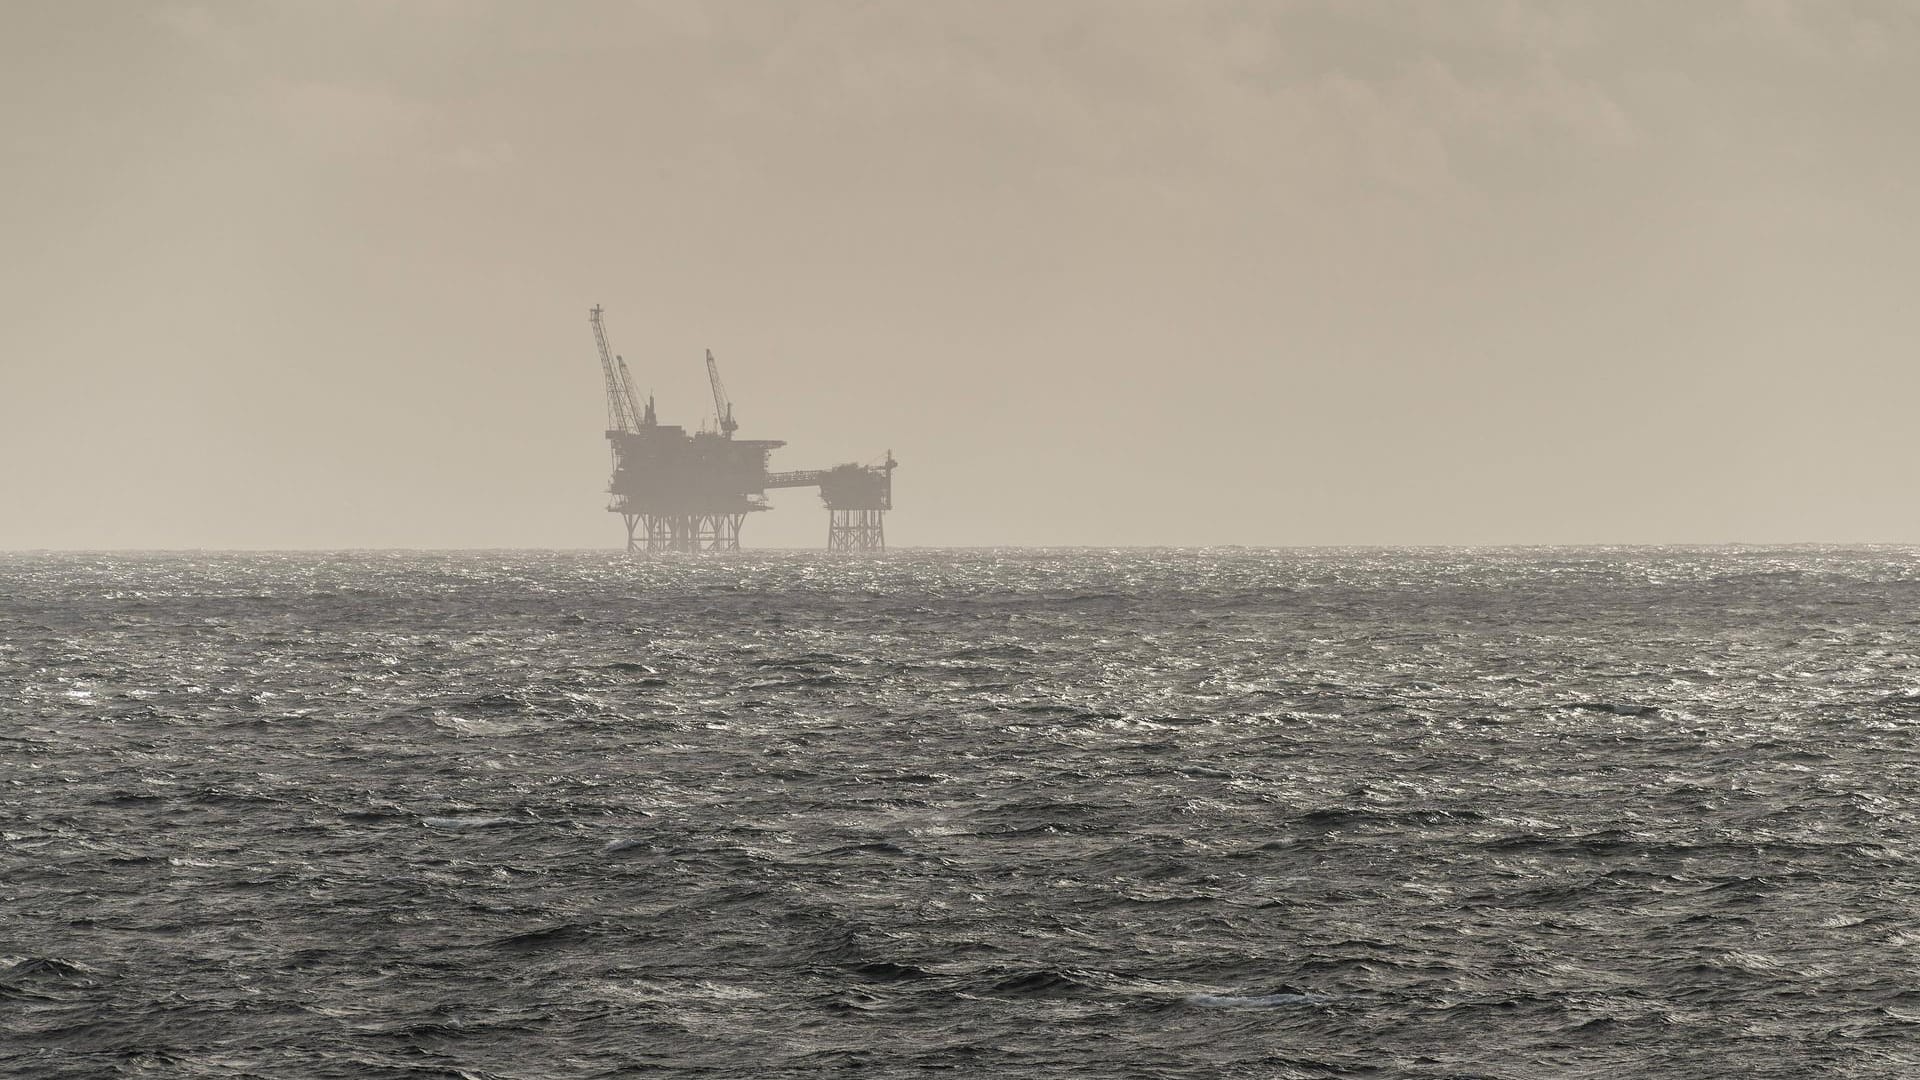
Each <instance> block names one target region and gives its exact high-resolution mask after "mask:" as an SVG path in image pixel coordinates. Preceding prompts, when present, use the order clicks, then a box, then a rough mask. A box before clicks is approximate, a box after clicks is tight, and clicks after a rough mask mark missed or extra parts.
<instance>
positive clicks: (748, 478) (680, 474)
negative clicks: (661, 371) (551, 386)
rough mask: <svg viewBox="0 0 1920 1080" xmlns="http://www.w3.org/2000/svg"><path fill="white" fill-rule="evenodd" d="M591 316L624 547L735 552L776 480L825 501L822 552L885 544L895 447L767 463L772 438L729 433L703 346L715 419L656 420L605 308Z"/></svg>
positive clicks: (716, 368)
mask: <svg viewBox="0 0 1920 1080" xmlns="http://www.w3.org/2000/svg"><path fill="white" fill-rule="evenodd" d="M589 317H590V319H591V321H592V323H593V340H594V344H595V345H597V346H598V347H599V349H600V370H601V373H602V374H603V375H604V376H605V377H606V384H607V442H608V443H609V444H610V445H611V446H612V448H613V480H612V481H611V482H610V483H609V484H608V485H607V491H608V492H609V493H610V494H611V495H612V496H613V500H612V501H611V502H610V503H608V504H607V509H608V510H609V511H611V512H612V513H616V514H619V515H620V518H621V520H622V521H624V522H625V523H626V526H627V550H628V551H635V552H646V553H648V554H655V553H661V552H671V551H678V552H700V551H739V550H740V525H741V523H742V522H743V521H745V520H746V517H747V515H748V514H751V513H755V512H757V511H761V510H765V509H767V492H768V491H769V490H772V489H775V488H819V489H820V500H821V502H823V503H825V504H826V507H827V550H828V551H880V550H883V549H885V548H886V546H887V533H886V521H885V518H886V512H887V511H888V510H891V509H893V470H894V469H895V467H896V466H897V463H896V462H895V461H894V460H893V451H891V450H889V451H887V456H886V460H885V461H884V462H883V463H881V464H879V465H860V464H855V463H849V464H844V465H835V466H833V467H832V468H829V469H806V470H801V471H798V472H772V471H770V470H769V465H768V463H769V462H770V461H771V460H772V457H773V452H774V451H775V450H777V449H779V448H780V447H782V446H785V445H786V443H785V442H784V441H782V440H779V439H736V438H734V437H733V435H734V432H735V431H737V430H739V426H740V425H739V424H737V423H736V422H735V421H734V419H733V402H732V400H731V399H729V398H728V397H727V389H726V387H725V385H723V384H722V383H721V382H720V365H719V364H718V363H717V362H716V361H715V360H714V358H713V352H712V351H711V350H709V351H708V352H707V381H708V382H709V383H710V384H711V385H712V387H713V426H712V427H711V428H708V427H706V426H705V425H704V424H703V425H702V426H701V427H700V428H699V429H698V430H696V431H693V432H688V431H687V430H686V429H685V428H682V427H678V426H675V425H671V424H662V423H660V421H659V419H658V418H657V417H656V416H655V415H654V411H653V395H651V394H649V395H647V403H646V405H645V407H644V408H643V407H642V406H641V405H640V400H639V397H638V396H637V395H635V394H634V392H633V378H632V376H631V375H630V374H629V372H628V371H627V361H626V359H625V358H623V357H621V356H618V355H616V354H615V353H614V351H613V349H612V348H611V347H610V346H608V344H607V327H606V321H605V319H604V317H603V313H602V311H601V309H600V307H599V306H598V305H595V306H594V307H593V309H592V311H591V312H589Z"/></svg>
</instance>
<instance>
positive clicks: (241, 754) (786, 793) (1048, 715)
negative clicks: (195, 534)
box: [0, 547, 1920, 1080]
mask: <svg viewBox="0 0 1920 1080" xmlns="http://www.w3.org/2000/svg"><path fill="white" fill-rule="evenodd" d="M1916 732H1920V549H1912V548H1892V547H1850V548H1823V547H1795V548H1782V549H1768V548H1752V547H1740V548H1560V549H1543V548H1533V549H1476V550H1464V549H1445V550H1442V549H1433V550H1413V549H1396V550H1385V549H1380V550H1375V549H1339V550H1333V549H1316V550H1259V549H1204V550H1139V549H1130V550H1111V551H1110V550H1043V551H1026V550H973V551H913V550H906V551H893V552H888V553H886V554H885V555H884V556H879V557H871V558H862V557H834V556H829V555H826V554H824V553H799V552H765V553H751V552H750V553H744V554H741V555H738V556H727V557H712V558H686V557H675V558H661V559H653V560H649V559H645V558H633V557H628V556H625V555H621V554H615V553H600V552H592V553H583V552H467V553H421V552H338V553H299V554H273V553H233V554H223V553H155V554H126V553H113V554H43V553H14V554H7V555H0V1075H4V1076H7V1077H32V1078H40V1077H47V1078H67V1077H73V1078H83V1077H84V1078H94V1077H181V1078H237V1077H272V1078H278V1077H322V1078H331V1077H340V1078H356V1080H357V1078H376V1080H378V1078H395V1080H400V1078H408V1080H411V1078H432V1077H446V1078H468V1080H490V1078H502V1080H505V1078H549V1077H553V1078H559V1077H568V1078H571V1077H643V1076H681V1075H684V1076H696V1077H756V1078H757V1077H812V1076H820V1075H829V1076H844V1077H869V1076H870V1077H920V1076H931V1075H940V1076H956V1077H959V1076H965V1077H971V1076H981V1077H1011V1078H1023V1077H1101V1078H1106V1077H1115V1078H1133V1077H1137V1078H1172V1077H1182V1078H1185V1077H1193V1078H1208V1080H1214V1078H1238V1077H1246V1078H1255V1077H1258V1078H1274V1080H1286V1078H1302V1080H1305V1078H1321V1077H1368V1078H1399V1077H1427V1078H1440V1077H1447V1078H1469V1077H1472V1078H1513V1080H1520V1078H1527V1080H1532V1078H1537V1077H1575V1078H1578V1077H1593V1078H1600V1077H1605V1078H1621V1077H1703V1078H1704V1077H1715V1078H1718V1077H1741V1078H1756V1077H1794V1078H1799V1077H1911V1076H1916V1075H1920V915H1917V914H1916V906H1915V905H1916V901H1920V828H1917V827H1916V826H1917V825H1920V821H1917V820H1916V805H1920V802H1917V800H1920V753H1917V752H1916V751H1920V746H1917V745H1916Z"/></svg>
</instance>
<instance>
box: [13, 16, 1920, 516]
mask: <svg viewBox="0 0 1920 1080" xmlns="http://www.w3.org/2000/svg"><path fill="white" fill-rule="evenodd" d="M1917 103H1920V4H1914V3H1910V2H1890V3H1864V2H1863V3H1852V4H1849V3H1843V2H1838V0H1830V2H1817V3H1816V2H1807V3H1795V2H1791V0H1767V2H1752V3H1746V2H1733V0H1727V2H1717V0H1697V2H1696V0H1689V2H1686V3H1677V2H1674V0H1649V2H1629V0H1590V2H1586V3H1553V2H1519V0H1514V2H1499V0H1487V2H1474V0H1449V2H1445V3H1439V2H1433V3H1416V2H1413V0H1402V2H1394V3H1368V2H1356V0H1326V2H1306V0H1301V2H1281V0H1265V2H1243V3H1226V2H1220V3H1206V2H1173V0H1164V2H1143V0H1133V2H1123V0H1086V2H1067V0H1054V2H1036V0H1007V2H981V0H965V2H961V0H952V2H942V3H933V2H919V0H912V2H910V0H868V2H865V3H853V2H845V3H841V2H820V0H807V2H804V3H802V2H782V3H747V2H737V0H728V2H724V3H722V2H719V0H713V2H707V3H693V2H688V3H677V2H659V3H652V2H637V3H615V2H610V0H609V2H568V3H533V2H530V0H529V2H517V3H507V2H484V0H441V2H433V0H412V2H377V0H324V2H323V0H312V2H304V3H287V2H269V0H244V2H234V3H165V2H151V3H144V2H134V0H119V2H112V3H99V2H93V3H89V2H75V0H46V2H34V0H14V2H11V3H7V4H5V5H4V7H0V132H3V133H4V139H0V238H4V246H5V252H6V255H5V258H4V261H0V454H4V456H5V461H6V467H5V469H4V472H0V547H8V548H35V547H88V548H92V547H342V546H353V547H388V546H434V547H494V546H554V547H577V546H608V547H612V546H616V545H617V544H618V543H619V542H620V541H621V540H622V538H623V534H622V532H621V530H620V526H619V522H618V519H617V518H615V517H614V516H612V515H609V514H607V513H605V511H604V509H603V507H604V505H605V498H606V497H605V495H604V493H603V490H602V489H603V487H604V485H605V483H606V479H607V477H606V473H607V460H606V447H605V443H604V440H603V438H602V435H601V429H602V428H603V427H604V424H605V420H604V409H603V404H602V400H601V384H600V374H599V371H598V364H597V360H596V358H595V354H594V348H593V340H592V337H591V334H590V332H589V328H588V325H587V315H586V313H587V309H588V308H589V307H590V306H592V305H593V304H595V303H600V304H604V305H606V308H607V318H608V325H609V328H610V330H611V333H612V337H613V343H614V347H615V348H616V350H618V351H619V352H621V353H623V354H625V356H626V357H627V360H628V362H629V363H630V364H631V365H632V366H633V368H634V371H635V375H636V377H637V378H638V380H639V381H640V383H641V385H642V386H643V387H651V388H653V389H654V391H655V392H656V393H657V395H658V399H659V405H660V410H661V414H662V419H663V420H664V421H666V422H670V423H675V422H677V423H686V424H689V425H692V424H695V423H697V422H698V421H699V420H700V419H701V418H702V417H703V416H705V415H706V414H707V413H709V412H710V410H711V404H710V402H709V400H708V398H707V394H706V385H705V373H704V369H703V367H702V362H701V356H702V352H701V351H702V349H704V348H712V349H713V350H714V351H715V353H716V355H717V356H718V357H719V359H720V363H721V365H722V370H723V373H724V374H725V376H726V379H727V383H728V386H729V389H730V390H731V391H732V394H733V398H734V401H735V411H736V415H737V416H738V418H739V420H740V422H741V435H742V437H753V438H782V439H786V440H787V441H788V444H789V445H788V446H787V448H786V449H784V450H782V451H780V452H779V453H778V454H776V456H775V459H774V463H775V467H776V468H804V467H816V466H822V465H827V464H831V463H834V462H838V461H845V460H855V459H858V460H868V459H874V458H877V457H879V456H880V455H881V454H883V453H884V452H885V451H886V450H887V449H888V448H892V449H893V450H894V452H895V453H896V454H897V456H898V457H899V459H900V461H901V468H900V471H899V473H898V474H897V475H896V485H895V489H896V494H895V503H896V506H897V509H896V510H895V512H894V513H893V514H892V515H891V516H890V517H889V519H888V530H889V537H890V539H892V540H893V541H894V542H895V543H896V544H916V545H976V544H1158V543H1167V544H1205V543H1242V544H1326V543H1335V544H1344V543H1577V542H1719V541H1755V542H1763V541H1788V540H1863V541H1909V542H1920V466H1917V465H1916V462H1917V461H1920V433H1916V425H1915V424H1914V423H1913V422H1912V421H1911V420H1910V417H1912V416H1913V415H1914V413H1915V411H1916V409H1917V408H1920V363H1916V360H1920V357H1917V356H1916V343H1920V299H1916V284H1920V118H1916V111H1915V110H1916V104H1917ZM775 503H776V506H777V509H776V511H775V512H773V513H770V514H762V515H758V516H756V517H755V518H754V519H753V520H752V521H751V522H750V523H749V525H748V526H747V529H746V532H745V541H746V543H747V545H748V546H820V545H821V544H822V543H823V541H824V535H823V534H824V531H825V514H824V512H823V511H821V510H819V509H818V504H817V500H816V499H815V497H814V496H813V495H812V494H811V493H807V492H785V493H780V494H779V495H778V496H777V497H776V500H775Z"/></svg>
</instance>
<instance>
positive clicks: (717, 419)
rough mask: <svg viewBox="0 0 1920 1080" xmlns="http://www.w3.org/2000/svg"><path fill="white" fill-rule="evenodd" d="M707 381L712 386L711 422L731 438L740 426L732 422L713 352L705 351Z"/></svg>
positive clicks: (729, 406)
mask: <svg viewBox="0 0 1920 1080" xmlns="http://www.w3.org/2000/svg"><path fill="white" fill-rule="evenodd" d="M707 381H708V382H710V383H712V384H713V422H714V423H715V424H716V425H717V426H718V428H719V431H720V434H722V435H724V436H726V437H727V438H729V439H731V438H733V433H734V432H736V431H738V430H740V425H739V424H736V423H734V421H733V402H732V401H730V400H728V398H727V388H726V385H725V384H723V383H722V382H721V381H720V365H719V364H718V363H716V362H715V361H714V359H713V350H712V349H708V350H707Z"/></svg>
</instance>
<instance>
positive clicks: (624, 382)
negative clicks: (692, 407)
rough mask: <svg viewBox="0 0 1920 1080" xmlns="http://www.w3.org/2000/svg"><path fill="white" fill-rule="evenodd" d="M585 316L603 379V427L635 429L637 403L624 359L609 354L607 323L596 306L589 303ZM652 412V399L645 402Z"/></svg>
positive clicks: (639, 418) (636, 424) (649, 412)
mask: <svg viewBox="0 0 1920 1080" xmlns="http://www.w3.org/2000/svg"><path fill="white" fill-rule="evenodd" d="M588 315H589V316H590V318H591V319H592V322H593V341H594V344H596V345H598V346H600V371H601V373H602V374H603V375H605V376H606V380H607V430H608V431H628V432H631V431H638V430H639V429H640V422H641V413H640V406H639V404H638V403H637V402H635V401H634V399H633V381H632V379H631V378H630V377H629V376H628V373H627V362H626V361H625V360H624V359H621V358H620V357H617V356H615V355H613V349H612V348H611V347H610V346H608V344H607V326H606V321H605V319H604V318H603V317H602V312H601V309H600V305H599V304H595V305H593V310H592V311H590V312H588ZM652 412H653V409H652V402H648V409H647V414H648V416H649V417H650V416H651V415H652Z"/></svg>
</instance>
